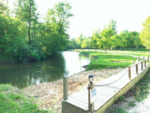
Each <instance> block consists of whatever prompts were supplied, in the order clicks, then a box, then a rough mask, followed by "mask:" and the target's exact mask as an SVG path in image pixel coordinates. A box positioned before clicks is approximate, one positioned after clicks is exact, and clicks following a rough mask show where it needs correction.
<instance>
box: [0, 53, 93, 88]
mask: <svg viewBox="0 0 150 113" xmlns="http://www.w3.org/2000/svg"><path fill="white" fill-rule="evenodd" d="M89 63H90V58H89V57H87V56H84V55H82V54H79V53H78V52H71V51H65V52H60V53H57V54H56V56H55V57H53V58H49V59H46V60H42V61H34V62H26V63H11V64H0V84H6V83H9V84H11V85H13V86H15V87H18V88H24V87H27V86H30V85H36V84H41V83H46V82H52V81H56V80H59V79H62V78H63V76H71V75H73V74H76V73H79V72H81V71H84V70H85V68H83V67H82V66H84V65H88V64H89Z"/></svg>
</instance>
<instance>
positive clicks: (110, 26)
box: [108, 19, 117, 35]
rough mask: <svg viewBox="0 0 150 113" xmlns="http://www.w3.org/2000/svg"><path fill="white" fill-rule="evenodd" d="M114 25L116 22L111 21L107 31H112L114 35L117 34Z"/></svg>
mask: <svg viewBox="0 0 150 113" xmlns="http://www.w3.org/2000/svg"><path fill="white" fill-rule="evenodd" d="M116 23H117V22H116V21H115V20H113V19H111V20H110V21H109V24H108V29H112V30H113V31H114V35H115V34H117V30H116Z"/></svg>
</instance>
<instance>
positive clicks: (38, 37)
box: [0, 0, 73, 61]
mask: <svg viewBox="0 0 150 113" xmlns="http://www.w3.org/2000/svg"><path fill="white" fill-rule="evenodd" d="M14 5H15V9H14V10H13V11H10V8H9V7H8V5H7V3H5V2H0V55H1V56H3V57H12V58H15V59H18V60H20V61H29V60H41V59H44V58H46V57H48V56H50V55H52V54H55V53H57V52H58V51H61V50H65V49H66V48H67V44H68V39H69V35H68V34H67V32H66V31H67V29H68V28H69V21H68V18H70V17H72V16H73V14H72V13H71V12H70V9H71V8H72V7H71V6H70V4H69V3H67V2H59V3H57V4H55V6H54V8H52V9H49V10H48V12H47V14H46V15H45V17H44V22H40V21H39V19H40V14H39V13H38V11H37V5H36V2H35V0H18V1H17V2H16V3H15V4H14ZM11 15H15V16H11Z"/></svg>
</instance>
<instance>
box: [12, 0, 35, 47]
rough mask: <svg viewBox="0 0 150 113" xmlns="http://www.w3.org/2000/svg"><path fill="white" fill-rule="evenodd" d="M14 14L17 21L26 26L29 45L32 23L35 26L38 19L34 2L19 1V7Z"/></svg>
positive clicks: (33, 0)
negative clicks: (24, 23)
mask: <svg viewBox="0 0 150 113" xmlns="http://www.w3.org/2000/svg"><path fill="white" fill-rule="evenodd" d="M15 12H16V17H17V18H18V19H20V20H21V21H23V22H26V23H27V24H28V38H29V44H31V40H32V39H31V27H32V26H33V25H32V23H34V24H35V22H36V21H37V19H38V13H37V7H36V4H35V0H24V1H23V2H22V1H19V6H18V7H17V9H16V11H15Z"/></svg>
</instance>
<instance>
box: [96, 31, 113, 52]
mask: <svg viewBox="0 0 150 113" xmlns="http://www.w3.org/2000/svg"><path fill="white" fill-rule="evenodd" d="M113 35H114V31H113V30H112V29H104V30H102V32H101V35H100V36H101V37H102V38H101V40H99V42H98V43H99V44H100V45H101V47H102V48H103V49H104V50H105V53H106V49H108V48H110V46H111V36H113Z"/></svg>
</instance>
